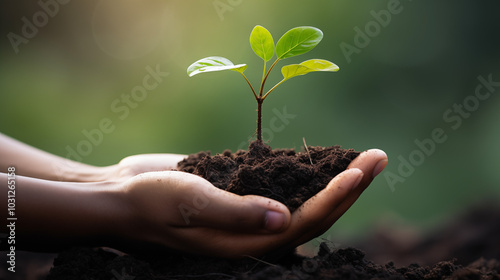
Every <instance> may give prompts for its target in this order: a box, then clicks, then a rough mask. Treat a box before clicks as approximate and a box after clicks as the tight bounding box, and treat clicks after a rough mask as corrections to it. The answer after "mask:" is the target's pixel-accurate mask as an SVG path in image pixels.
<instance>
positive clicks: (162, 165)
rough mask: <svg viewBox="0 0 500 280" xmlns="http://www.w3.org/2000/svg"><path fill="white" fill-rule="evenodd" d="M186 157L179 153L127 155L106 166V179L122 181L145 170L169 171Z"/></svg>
mask: <svg viewBox="0 0 500 280" xmlns="http://www.w3.org/2000/svg"><path fill="white" fill-rule="evenodd" d="M184 158H186V156H185V155H179V154H142V155H134V156H129V157H126V158H124V159H122V160H121V161H120V162H119V163H118V164H116V165H113V166H109V167H106V168H105V170H106V173H107V176H106V177H107V180H116V181H123V180H127V179H129V178H132V177H133V176H135V175H139V174H141V173H145V172H151V171H170V170H176V169H177V163H178V162H179V161H181V160H183V159H184Z"/></svg>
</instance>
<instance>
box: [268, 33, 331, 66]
mask: <svg viewBox="0 0 500 280" xmlns="http://www.w3.org/2000/svg"><path fill="white" fill-rule="evenodd" d="M321 39H323V32H322V31H321V30H319V29H318V28H316V27H311V26H301V27H296V28H293V29H290V30H289V31H287V32H286V33H285V34H284V35H283V36H282V37H281V38H280V39H279V41H278V43H277V44H276V55H277V56H278V58H279V59H284V58H288V57H292V56H296V55H299V54H303V53H306V52H308V51H310V50H312V49H313V48H314V47H316V45H318V44H319V42H321Z"/></svg>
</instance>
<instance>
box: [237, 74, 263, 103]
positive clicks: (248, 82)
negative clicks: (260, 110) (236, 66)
mask: <svg viewBox="0 0 500 280" xmlns="http://www.w3.org/2000/svg"><path fill="white" fill-rule="evenodd" d="M239 73H240V74H241V75H242V76H243V78H245V81H247V84H248V85H249V86H250V89H251V90H252V92H253V96H255V100H258V99H259V97H258V96H257V93H255V90H254V89H253V86H252V84H251V83H250V81H249V80H248V79H247V76H245V74H243V73H241V72H239Z"/></svg>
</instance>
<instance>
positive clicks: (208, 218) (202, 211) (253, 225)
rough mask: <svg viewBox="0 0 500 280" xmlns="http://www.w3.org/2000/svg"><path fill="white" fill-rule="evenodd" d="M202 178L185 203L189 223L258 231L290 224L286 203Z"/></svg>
mask: <svg viewBox="0 0 500 280" xmlns="http://www.w3.org/2000/svg"><path fill="white" fill-rule="evenodd" d="M193 176H194V175H193ZM196 177H198V176H196ZM198 178H200V179H199V182H197V185H196V192H193V193H192V201H191V203H189V199H188V200H187V203H185V205H184V206H181V208H182V207H184V208H185V210H186V211H185V212H184V214H183V217H184V218H185V219H184V220H185V221H186V226H191V227H196V226H201V227H210V228H217V229H223V230H228V231H240V232H241V231H245V232H254V233H255V232H259V233H265V232H279V231H282V230H284V229H286V228H287V227H288V225H289V223H290V220H291V219H290V216H291V214H290V211H289V210H288V208H287V207H286V206H285V205H283V204H282V203H280V202H278V201H275V200H272V199H269V198H266V197H261V196H254V195H247V196H239V195H236V194H233V193H229V192H226V191H224V190H221V189H218V188H216V187H214V186H213V185H212V184H211V183H209V182H208V181H206V180H204V179H202V178H201V177H198Z"/></svg>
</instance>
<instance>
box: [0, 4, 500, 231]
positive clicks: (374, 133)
mask: <svg viewBox="0 0 500 280" xmlns="http://www.w3.org/2000/svg"><path fill="white" fill-rule="evenodd" d="M40 3H46V4H43V5H42V4H40ZM47 3H48V4H47ZM499 10H500V2H498V1H494V0H490V1H464V0H459V1H430V0H429V1H424V0H419V1H417V0H414V1H410V0H408V1H406V0H401V1H393V0H387V1H363V2H356V3H354V2H352V1H332V0H323V1H308V2H306V1H284V0H279V1H249V0H215V1H212V0H211V1H171V0H161V1H160V0H147V1H139V0H89V1H62V0H61V1H56V0H52V1H41V2H38V1H4V2H2V9H1V14H2V16H1V21H2V23H1V27H0V28H1V31H2V32H1V34H2V39H1V40H0V44H1V45H0V52H1V54H0V56H1V58H0V61H1V63H0V104H1V105H0V108H1V109H0V131H1V132H2V133H5V134H7V135H9V136H11V137H14V138H16V139H19V140H21V141H23V142H26V143H28V144H30V145H33V146H35V147H38V148H40V149H43V150H46V151H48V152H51V153H54V154H57V155H60V156H63V157H70V158H75V156H74V154H73V155H71V154H70V152H69V151H71V150H74V151H77V152H78V147H79V145H80V152H78V153H79V154H78V155H79V160H81V161H82V162H85V163H88V164H93V165H100V166H103V165H110V164H114V163H116V162H118V161H119V160H120V159H122V158H123V157H126V156H128V155H132V154H139V153H158V152H160V153H161V152H171V153H185V154H189V153H195V152H198V151H201V150H211V151H212V152H213V153H217V152H222V151H223V150H225V149H231V150H233V151H235V150H237V149H238V148H242V147H245V145H246V144H247V143H248V140H249V139H250V138H252V137H253V136H254V135H253V134H254V131H255V115H256V114H255V108H256V106H255V105H256V104H255V101H254V99H253V97H252V94H251V92H250V91H249V89H248V88H247V85H246V83H245V81H244V80H243V79H242V78H241V77H240V76H239V75H238V74H236V73H234V72H221V73H210V74H204V75H199V76H195V77H192V78H189V77H188V76H187V74H186V68H187V67H188V66H189V65H190V64H191V63H192V62H194V61H196V60H197V59H200V58H203V57H206V56H211V55H220V56H224V57H227V58H229V59H230V60H232V61H233V62H234V63H247V64H248V66H249V67H248V69H247V71H246V73H247V76H248V77H249V79H250V80H251V81H253V82H254V83H257V82H259V80H260V77H261V73H262V61H261V59H260V58H258V57H257V56H256V55H255V54H254V53H253V52H252V50H251V48H250V45H249V42H248V37H249V34H250V31H251V30H252V28H253V27H254V26H255V25H258V24H259V25H263V26H264V27H266V28H267V29H268V30H269V31H270V32H271V33H272V34H273V36H274V39H275V41H277V40H278V39H279V37H280V36H281V35H282V34H283V33H284V32H286V31H287V30H289V29H291V28H293V27H296V26H301V25H311V26H315V27H318V28H320V29H321V30H323V32H324V39H323V41H322V42H321V43H320V44H319V45H318V46H317V47H316V48H315V49H314V50H312V51H311V52H309V53H307V54H304V55H302V56H299V57H296V58H289V59H287V60H288V61H283V62H281V63H280V64H279V65H278V66H283V65H285V64H288V63H299V62H301V61H303V60H306V59H310V58H324V59H328V60H331V61H333V62H335V63H336V64H338V65H339V66H340V69H341V70H340V71H339V72H337V73H313V74H309V75H307V76H304V77H297V78H294V79H292V80H290V81H288V82H287V83H285V84H283V85H282V86H281V87H280V88H278V89H277V90H276V91H275V92H273V94H272V95H271V96H270V98H268V99H267V101H266V103H265V104H264V113H263V116H264V120H263V125H264V128H266V127H267V128H268V129H269V130H268V132H269V131H270V133H268V134H267V135H265V136H264V137H265V138H266V139H265V140H267V141H268V143H269V144H270V145H271V146H272V147H273V148H297V149H300V148H301V146H302V138H303V137H305V139H306V141H307V143H308V144H309V145H321V146H330V145H337V144H338V145H341V146H343V147H344V148H354V149H356V150H366V149H369V148H379V149H382V150H384V151H385V152H386V153H387V154H388V156H389V159H390V162H389V164H388V166H387V168H386V170H385V172H384V173H382V174H381V175H380V176H379V177H378V178H377V179H376V180H375V181H374V182H373V184H372V185H371V186H370V188H369V189H368V190H367V191H366V192H365V193H364V194H363V196H362V197H361V198H360V199H359V200H358V201H357V202H356V204H355V205H354V206H353V207H352V208H351V209H350V210H349V211H348V213H346V215H345V216H344V217H342V219H341V220H340V221H339V222H338V223H336V224H335V225H334V227H333V228H332V230H331V231H330V232H329V233H327V235H326V236H328V234H330V235H331V234H333V233H334V234H335V236H341V237H342V236H353V235H358V234H364V233H366V232H367V231H366V230H367V229H369V228H370V226H371V225H373V224H374V223H375V222H376V221H378V220H380V219H385V218H384V217H391V218H390V219H393V220H397V221H399V222H401V223H406V224H411V225H412V226H414V227H417V228H420V229H424V230H425V229H429V228H432V227H435V226H437V225H439V224H440V223H443V222H444V221H446V220H447V219H451V218H453V217H454V216H456V215H457V213H459V212H461V211H464V210H465V209H467V207H469V206H470V205H471V204H474V203H481V201H483V200H486V199H491V198H495V197H498V196H499V194H500V189H499V183H500V172H499V171H500V170H499V167H500V157H499V155H500V145H499V143H500V125H499V121H500V110H499V109H500V97H499V96H498V95H499V94H500V86H498V85H497V86H496V87H492V91H491V92H490V93H491V94H490V95H489V96H488V98H484V100H479V99H477V98H475V97H474V94H475V92H476V87H477V86H478V85H480V84H481V83H480V81H479V80H478V77H480V76H481V77H484V79H486V80H488V79H490V80H493V81H495V83H497V84H498V83H500V65H499V63H500V52H499V49H500V39H499V38H500V37H499V31H500V29H499V27H500V22H499V21H498V11H499ZM388 14H389V15H390V18H389V17H388V16H387V15H388ZM361 33H362V34H361ZM148 69H150V70H151V69H153V70H159V71H160V72H162V73H161V75H163V76H158V77H156V78H157V80H156V81H158V83H157V85H156V86H155V87H154V88H152V89H150V90H147V91H146V93H145V94H144V93H143V94H142V95H138V94H137V92H135V90H138V89H137V87H138V86H139V87H140V86H141V85H142V84H143V79H144V78H145V77H146V76H147V75H148V74H149V71H148ZM278 69H279V67H278V68H277V69H276V70H278ZM166 73H168V74H166ZM280 79H281V74H280V71H275V72H274V74H272V75H271V77H270V81H269V82H268V86H271V85H272V84H273V83H275V82H277V81H279V80H280ZM154 81H155V80H151V81H150V82H151V83H153V82H154ZM481 93H483V94H487V93H488V91H487V90H486V88H483V89H481ZM133 94H136V95H133ZM134 96H135V97H134ZM134 98H135V99H134ZM464 100H465V102H466V104H465V105H466V106H465V108H469V109H470V110H467V109H464V110H465V113H464V114H462V115H461V114H460V113H458V112H456V111H453V110H456V108H457V107H456V106H457V105H455V104H463V102H464ZM475 101H477V102H475ZM448 110H452V112H451V113H449V115H448V118H450V119H447V118H445V117H444V116H443V115H444V114H445V113H446V112H448ZM283 114H288V117H287V118H284V119H283V118H280V115H281V116H283ZM273 118H274V119H278V121H277V122H276V124H278V125H280V124H282V125H283V126H280V129H271V124H270V121H271V119H273ZM102 120H109V121H111V124H112V128H113V129H112V131H111V132H107V133H103V137H102V139H100V140H99V141H94V142H95V143H93V144H92V145H91V146H90V149H88V147H89V146H88V145H87V146H85V145H84V144H82V143H83V142H85V141H89V140H88V139H87V136H85V134H84V131H87V132H92V131H95V130H96V129H99V124H100V122H101V121H102ZM459 121H460V123H458V122H459ZM452 126H455V127H456V129H453V128H452ZM435 129H442V130H443V131H444V134H445V135H446V141H444V143H435V148H434V150H433V151H432V152H429V153H428V154H425V156H424V157H419V156H418V155H422V154H423V152H418V151H419V147H418V146H417V145H416V144H415V141H416V140H420V141H423V140H424V139H428V138H431V137H432V131H433V130H435ZM82 141H83V142H82ZM85 148H87V149H85ZM415 151H417V152H415ZM411 155H413V158H410V156H411ZM402 159H403V160H402ZM405 160H406V161H409V162H410V161H413V163H414V164H412V168H414V170H412V171H408V170H407V171H408V172H402V171H401V170H403V169H401V168H403V167H401V164H403V162H404V161H405ZM410 164H411V162H410ZM400 169H401V170H400ZM410 173H411V174H410ZM393 175H396V176H399V179H400V180H396V181H394V180H393V179H388V178H394V176H393ZM340 240H341V239H340Z"/></svg>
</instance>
